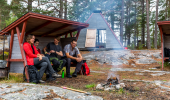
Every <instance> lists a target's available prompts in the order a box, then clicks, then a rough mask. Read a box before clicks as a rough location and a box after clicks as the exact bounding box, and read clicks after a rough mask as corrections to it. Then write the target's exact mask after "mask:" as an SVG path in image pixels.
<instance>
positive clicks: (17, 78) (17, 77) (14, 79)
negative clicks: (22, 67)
mask: <svg viewBox="0 0 170 100" xmlns="http://www.w3.org/2000/svg"><path fill="white" fill-rule="evenodd" d="M23 82H24V80H23V74H16V73H10V74H9V80H8V78H7V77H6V78H2V79H0V83H23Z"/></svg>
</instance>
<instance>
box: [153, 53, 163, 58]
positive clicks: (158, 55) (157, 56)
mask: <svg viewBox="0 0 170 100" xmlns="http://www.w3.org/2000/svg"><path fill="white" fill-rule="evenodd" d="M152 56H154V57H155V58H161V55H160V53H155V54H153V55H152Z"/></svg>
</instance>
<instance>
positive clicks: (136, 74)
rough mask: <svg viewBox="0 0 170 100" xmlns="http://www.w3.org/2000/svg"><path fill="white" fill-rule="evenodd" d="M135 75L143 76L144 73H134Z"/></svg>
mask: <svg viewBox="0 0 170 100" xmlns="http://www.w3.org/2000/svg"><path fill="white" fill-rule="evenodd" d="M135 75H144V73H135Z"/></svg>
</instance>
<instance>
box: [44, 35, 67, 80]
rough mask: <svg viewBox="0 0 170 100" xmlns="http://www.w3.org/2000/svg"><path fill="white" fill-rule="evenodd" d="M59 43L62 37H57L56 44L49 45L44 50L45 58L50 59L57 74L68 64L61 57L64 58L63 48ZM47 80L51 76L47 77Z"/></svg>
mask: <svg viewBox="0 0 170 100" xmlns="http://www.w3.org/2000/svg"><path fill="white" fill-rule="evenodd" d="M59 42H60V37H55V38H54V42H50V43H48V44H47V46H46V47H45V48H44V52H45V56H47V57H48V58H49V59H50V62H52V64H53V68H54V70H55V71H56V72H59V71H61V70H62V69H63V67H64V66H65V63H66V60H65V59H61V57H63V52H62V48H61V46H60V45H59V44H58V43H59ZM46 78H51V75H49V76H48V75H47V77H46Z"/></svg>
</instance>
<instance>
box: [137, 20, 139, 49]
mask: <svg viewBox="0 0 170 100" xmlns="http://www.w3.org/2000/svg"><path fill="white" fill-rule="evenodd" d="M136 33H137V47H139V42H138V36H139V30H138V23H137V25H136Z"/></svg>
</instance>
